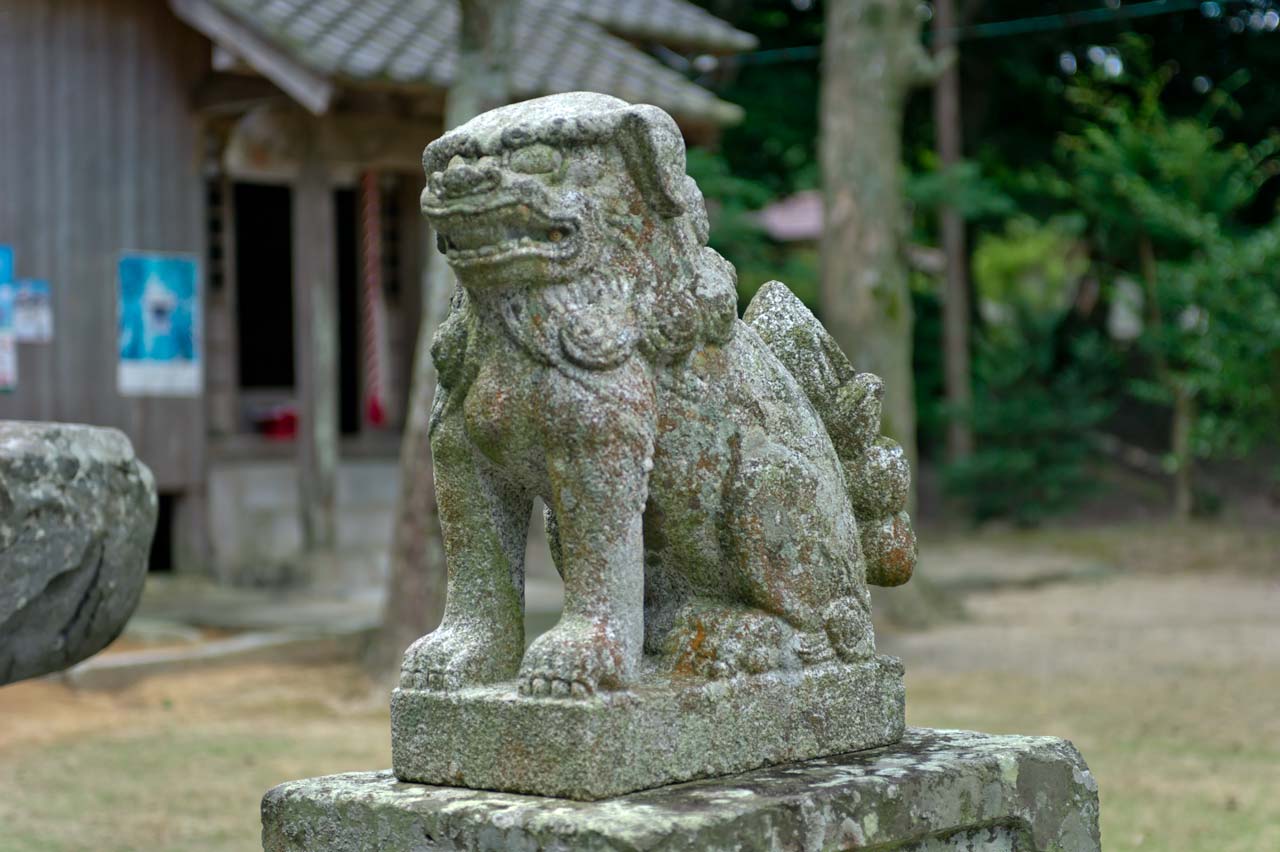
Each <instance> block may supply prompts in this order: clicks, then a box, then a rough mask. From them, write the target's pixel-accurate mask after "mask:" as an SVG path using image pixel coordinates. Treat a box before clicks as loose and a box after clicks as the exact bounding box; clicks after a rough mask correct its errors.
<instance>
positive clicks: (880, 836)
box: [262, 728, 1100, 852]
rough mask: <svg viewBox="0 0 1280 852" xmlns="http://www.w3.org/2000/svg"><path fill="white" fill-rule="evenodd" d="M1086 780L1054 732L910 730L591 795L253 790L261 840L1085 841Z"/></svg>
mask: <svg viewBox="0 0 1280 852" xmlns="http://www.w3.org/2000/svg"><path fill="white" fill-rule="evenodd" d="M741 736H742V737H744V738H747V737H750V736H751V735H750V733H748V732H746V731H744V732H743V733H742V734H741ZM636 757H637V758H639V757H640V756H639V755H637V756H636ZM1097 790H1098V788H1097V784H1096V782H1095V781H1094V779H1093V776H1092V775H1091V774H1090V772H1089V769H1088V767H1087V766H1086V765H1085V762H1084V759H1083V758H1082V757H1081V756H1080V753H1079V752H1077V751H1076V750H1075V748H1074V747H1073V746H1072V745H1071V744H1070V743H1069V742H1067V741H1065V740H1060V739H1054V738H1051V737H1013V736H990V735H987V734H978V733H971V732H966V731H936V730H930V729H923V728H912V729H908V730H907V732H906V734H905V736H904V737H903V739H902V741H901V742H899V743H897V744H896V745H893V746H888V747H884V748H877V749H871V750H869V751H863V752H859V753H856V754H845V755H840V756H837V757H827V758H821V759H817V760H811V761H808V762H806V763H795V764H790V765H784V766H775V767H771V768H768V769H760V770H756V771H754V772H748V773H745V774H742V775H735V776H731V777H725V778H717V779H712V780H704V781H695V782H692V783H687V784H679V785H674V786H669V787H662V788H659V789H655V790H648V791H645V792H641V793H633V794H631V795H627V796H623V797H620V798H615V799H609V800H607V801H598V802H578V801H570V800H566V799H550V798H539V797H534V796H523V795H514V794H510V793H490V792H484V791H478V790H466V789H461V788H456V787H431V786H425V785H419V784H406V783H402V782H398V781H397V780H396V778H395V776H394V775H392V774H391V772H389V771H387V772H367V773H352V774H347V775H333V776H329V777H326V778H313V779H309V780H304V781H294V782H291V783H288V784H283V785H281V786H279V787H276V788H275V789H273V790H271V791H270V792H268V793H267V795H266V798H265V799H264V800H263V803H262V821H263V846H264V848H265V850H266V852H373V850H397V852H427V850H434V849H448V850H529V852H533V850H544V849H545V850H570V849H574V850H576V849H586V850H600V852H603V850H632V849H646V850H682V851H683V850H688V852H693V850H725V852H728V850H740V852H753V850H761V852H764V850H777V849H795V850H806V851H807V850H821V849H869V850H885V852H887V850H890V849H892V850H895V852H912V851H914V852H940V850H989V852H1096V850H1099V849H1100V845H1099V836H1098V792H1097Z"/></svg>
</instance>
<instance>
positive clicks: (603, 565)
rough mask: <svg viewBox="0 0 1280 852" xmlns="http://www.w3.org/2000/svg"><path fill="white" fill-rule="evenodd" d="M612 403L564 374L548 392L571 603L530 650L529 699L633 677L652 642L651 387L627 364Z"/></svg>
mask: <svg viewBox="0 0 1280 852" xmlns="http://www.w3.org/2000/svg"><path fill="white" fill-rule="evenodd" d="M610 378H611V379H613V380H614V381H611V382H610V383H609V392H608V393H609V396H608V397H605V396H603V395H602V394H593V393H592V392H591V391H589V390H587V389H586V388H584V387H583V386H581V385H579V384H577V383H576V382H573V381H571V380H569V379H566V378H564V377H562V376H558V375H556V376H552V377H551V378H550V380H549V382H550V384H552V386H553V387H552V388H551V389H550V390H549V391H548V393H547V398H548V405H547V411H548V415H547V416H548V422H547V424H546V426H545V431H544V435H545V436H546V437H545V444H546V446H545V449H546V459H547V471H548V478H549V480H550V485H551V493H550V494H549V495H548V503H549V504H550V506H551V508H552V510H553V512H554V514H555V518H556V523H557V540H558V543H559V552H560V558H559V566H560V570H561V573H562V575H563V577H564V590H565V604H564V613H563V615H562V616H561V618H560V622H559V623H558V624H557V625H556V626H555V627H554V628H552V629H551V630H550V631H548V632H547V633H545V634H543V635H542V636H540V637H538V639H537V640H536V641H535V642H534V643H533V644H532V645H531V646H530V647H529V650H528V651H527V652H526V654H525V658H524V665H523V666H521V669H520V677H519V686H520V691H521V692H522V693H524V694H527V695H551V696H558V697H575V698H584V697H587V696H589V695H591V694H593V693H595V692H596V691H597V690H600V689H604V690H613V689H620V688H623V687H624V686H626V685H627V684H628V683H629V682H630V681H631V680H632V679H634V677H635V675H636V673H637V669H638V667H639V662H640V655H641V652H642V646H643V644H644V542H643V521H642V519H643V515H644V505H645V500H646V497H647V494H648V472H649V469H650V467H651V464H652V463H651V457H652V452H653V425H652V422H653V411H654V405H653V398H652V388H651V385H650V383H649V382H648V379H647V376H646V374H645V372H644V371H643V370H642V369H641V368H640V367H639V366H636V365H632V366H624V367H622V368H620V369H619V370H617V371H616V372H615V374H614V375H613V376H611V377H610Z"/></svg>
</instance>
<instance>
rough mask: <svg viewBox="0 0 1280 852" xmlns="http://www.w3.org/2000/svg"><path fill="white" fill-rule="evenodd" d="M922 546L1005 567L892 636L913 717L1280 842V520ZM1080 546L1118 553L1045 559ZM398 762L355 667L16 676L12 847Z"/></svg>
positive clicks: (184, 822)
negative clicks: (1070, 560)
mask: <svg viewBox="0 0 1280 852" xmlns="http://www.w3.org/2000/svg"><path fill="white" fill-rule="evenodd" d="M923 546H924V548H925V552H926V553H927V554H928V555H929V557H930V559H931V560H932V562H931V563H930V564H935V565H940V566H941V565H973V566H975V567H974V568H973V569H972V572H973V573H979V572H980V570H981V564H982V563H983V561H984V560H990V562H991V563H992V564H993V565H998V566H1000V567H1001V568H1002V570H1001V571H1000V572H997V573H999V574H1000V575H1001V576H1005V580H1004V581H1003V583H1002V584H996V585H994V586H993V587H990V588H984V587H981V586H979V587H977V590H975V591H970V592H969V593H968V594H967V595H966V598H965V601H964V608H965V611H966V616H965V617H964V618H963V619H962V620H957V621H951V622H948V623H945V624H941V625H937V626H934V627H933V628H931V629H928V630H923V631H912V632H894V633H885V634H882V635H881V637H880V642H879V644H880V648H881V650H882V651H885V652H888V653H894V654H898V655H900V656H902V657H903V658H904V660H905V662H906V665H907V672H908V675H907V681H908V682H907V690H908V691H907V706H908V716H909V721H910V723H911V724H914V725H927V726H933V727H957V728H973V729H980V730H986V731H993V732H1017V733H1031V734H1053V735H1057V736H1064V737H1068V738H1070V739H1071V740H1073V741H1074V742H1075V743H1076V745H1077V746H1079V748H1080V749H1081V751H1082V752H1083V753H1084V755H1085V757H1086V758H1087V759H1088V761H1089V763H1090V765H1091V767H1092V768H1093V770H1094V772H1095V774H1096V775H1097V777H1098V781H1099V784H1100V787H1101V795H1102V820H1103V824H1102V830H1103V843H1104V848H1105V849H1107V850H1109V852H1123V850H1139V849H1141V850H1170V852H1181V850H1186V851H1187V852H1192V850H1195V852H1200V850H1203V852H1210V850H1212V852H1261V850H1272V849H1280V712H1277V711H1278V709H1280V532H1270V531H1260V530H1257V529H1253V530H1249V529H1230V528H1223V527H1203V528H1201V527H1191V528H1177V529H1175V528H1171V527H1167V526H1159V525H1156V526H1150V525H1148V526H1143V527H1125V528H1109V529H1089V530H1069V529H1067V530H1051V531H1045V532H1038V533H1032V534H1026V533H1021V534H1012V533H1008V534H997V535H986V536H982V537H978V538H974V537H970V536H966V537H964V538H941V539H936V540H929V539H926V540H925V542H924V545H923ZM1072 555H1075V556H1083V557H1087V558H1088V559H1089V560H1093V561H1096V562H1097V563H1098V564H1100V565H1106V566H1110V567H1111V568H1112V569H1114V570H1109V571H1107V572H1099V573H1098V574H1097V575H1096V576H1095V575H1093V574H1090V573H1087V572H1086V573H1085V574H1084V575H1082V576H1081V577H1079V578H1077V579H1075V580H1073V581H1062V580H1061V579H1055V578H1057V572H1056V570H1055V571H1049V572H1048V573H1045V572H1039V573H1037V572H1036V571H1035V570H1033V569H1034V568H1035V567H1036V566H1037V565H1043V564H1049V563H1052V564H1054V565H1056V564H1057V563H1058V562H1061V561H1063V560H1064V559H1065V558H1066V557H1068V556H1072ZM1010 565H1012V566H1015V568H1016V569H1017V570H1013V571H1006V570H1003V569H1004V568H1006V567H1007V566H1010ZM1019 566H1021V567H1019ZM1022 568H1026V569H1027V570H1025V571H1024V570H1022ZM939 573H940V574H942V573H945V572H943V571H942V570H941V569H940V570H939ZM1006 575H1008V576H1006ZM1036 577H1042V578H1043V577H1049V578H1050V579H1049V580H1046V581H1044V582H1039V581H1037V580H1036V579H1035V578H1036ZM389 761H390V747H389V743H388V722H387V711H386V699H385V695H384V694H383V693H381V692H380V691H376V690H374V689H373V687H372V686H371V685H370V683H369V682H368V681H366V680H365V679H364V678H363V677H362V676H361V675H360V674H359V673H358V672H357V671H356V670H355V669H354V668H352V667H348V666H342V665H318V666H309V667H303V668H296V667H295V668H290V667H285V666H276V665H266V664H263V665H243V666H238V667H234V668H223V669H217V670H212V671H210V670H206V671H203V672H188V673H180V674H171V675H165V676H158V677H155V678H152V679H150V680H147V681H144V682H142V683H139V684H137V685H135V686H133V687H130V688H128V689H125V690H122V691H119V692H114V693H95V692H75V691H72V690H70V689H68V688H66V687H64V686H62V685H61V684H59V683H58V682H56V681H51V680H45V681H37V682H30V683H22V684H15V685H12V686H9V687H5V688H3V689H0V852H64V850H65V852H71V850H76V852H80V850H85V849H94V850H96V852H125V850H128V852H134V850H146V852H167V850H175V852H179V850H180V851H181V852H191V851H192V850H200V851H201V852H204V851H205V850H207V851H208V852H232V850H234V851H235V852H246V850H253V849H257V848H260V845H259V840H258V801H259V799H260V797H261V794H262V793H263V791H265V790H266V789H267V788H268V787H270V786H272V785H273V784H276V783H279V782H281V781H284V780H288V779H292V778H298V777H303V776H309V775H319V774H327V773H332V772H341V771H347V770H355V769H368V768H372V767H383V766H386V765H388V764H389Z"/></svg>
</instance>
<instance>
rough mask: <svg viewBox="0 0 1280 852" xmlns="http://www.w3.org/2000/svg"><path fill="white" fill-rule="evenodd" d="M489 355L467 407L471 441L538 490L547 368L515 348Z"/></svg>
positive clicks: (541, 465)
mask: <svg viewBox="0 0 1280 852" xmlns="http://www.w3.org/2000/svg"><path fill="white" fill-rule="evenodd" d="M486 355H487V357H485V358H484V360H483V362H482V363H481V365H480V369H479V370H478V371H477V373H476V378H475V381H473V382H472V384H471V387H470V388H469V389H468V390H467V398H466V402H465V403H464V405H463V412H464V415H465V422H466V428H467V436H468V437H469V438H470V439H471V442H472V443H473V444H475V445H476V447H477V448H479V450H480V451H481V452H482V453H484V455H485V456H486V457H488V458H489V460H490V461H492V462H493V463H494V464H496V465H498V466H499V467H501V468H503V469H504V470H505V471H507V472H508V473H509V474H510V475H513V477H514V478H516V479H518V480H520V481H522V482H524V483H525V484H527V485H528V486H529V487H536V485H537V483H539V482H541V480H542V479H543V474H542V472H543V469H544V465H543V452H542V445H541V438H540V434H539V432H540V428H539V422H540V418H539V417H538V405H539V398H540V394H539V392H538V387H539V385H540V384H541V382H540V378H541V372H542V370H543V369H544V368H543V367H541V365H537V364H534V363H532V362H531V361H530V360H529V359H528V357H527V356H525V355H524V354H523V353H522V352H519V351H517V350H516V349H515V347H513V346H512V347H508V346H498V347H495V351H491V352H490V353H486Z"/></svg>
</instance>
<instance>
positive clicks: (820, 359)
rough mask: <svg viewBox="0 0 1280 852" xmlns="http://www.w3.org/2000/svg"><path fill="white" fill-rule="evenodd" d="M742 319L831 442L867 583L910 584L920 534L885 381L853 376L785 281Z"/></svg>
mask: <svg viewBox="0 0 1280 852" xmlns="http://www.w3.org/2000/svg"><path fill="white" fill-rule="evenodd" d="M744 319H745V320H746V322H747V324H748V325H750V326H751V327H752V328H754V329H755V330H756V332H757V333H759V335H760V336H761V337H762V338H764V341H765V343H766V344H767V345H768V346H769V348H770V349H771V350H772V351H773V354H774V355H776V356H777V358H778V360H779V361H781V362H782V364H783V366H785V367H786V368H787V369H788V370H790V371H791V374H792V375H793V376H794V377H795V379H796V382H797V383H799V385H800V387H801V389H802V390H803V391H804V393H805V395H806V396H808V397H809V401H810V402H812V403H813V407H814V408H815V409H817V412H818V416H819V417H821V418H822V423H823V425H824V426H826V428H827V433H828V434H830V436H831V442H832V443H833V444H834V445H835V448H836V454H837V455H839V457H840V461H841V462H842V463H843V465H844V474H845V486H846V488H847V489H848V492H849V500H850V502H851V503H852V505H853V514H854V517H856V518H857V520H858V533H859V536H860V538H861V539H862V552H863V555H864V556H865V558H866V561H867V582H869V583H873V584H875V585H877V586H900V585H902V584H903V583H905V582H907V580H909V579H911V572H912V571H913V570H915V565H916V536H915V532H914V531H913V530H912V529H911V518H910V517H909V516H908V515H907V513H906V511H905V509H906V505H907V495H908V492H909V491H910V487H911V467H910V464H909V463H908V462H907V458H906V456H905V455H904V454H903V452H902V447H900V446H898V444H897V442H896V441H893V440H891V439H889V438H886V437H884V436H882V435H881V434H880V404H881V400H882V399H883V398H884V382H882V381H881V380H880V378H879V377H878V376H874V375H872V374H871V373H859V372H858V371H857V370H855V369H854V368H853V365H852V364H850V363H849V359H848V358H846V357H845V354H844V353H843V352H841V351H840V347H839V346H838V345H837V344H836V342H835V340H834V339H832V337H831V335H830V334H828V333H827V330H826V329H825V328H823V327H822V323H820V322H818V319H817V317H815V316H814V315H813V314H812V313H811V312H810V311H809V309H808V308H806V307H805V306H804V303H803V302H801V301H800V300H799V299H797V298H796V297H795V295H794V294H793V293H792V292H791V291H790V290H789V289H787V286H786V285H785V284H783V283H782V282H780V281H770V282H769V283H768V284H765V285H764V286H763V287H761V288H760V291H759V292H758V293H756V295H755V298H753V299H752V300H751V304H750V305H749V306H748V307H747V313H746V316H745V317H744Z"/></svg>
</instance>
